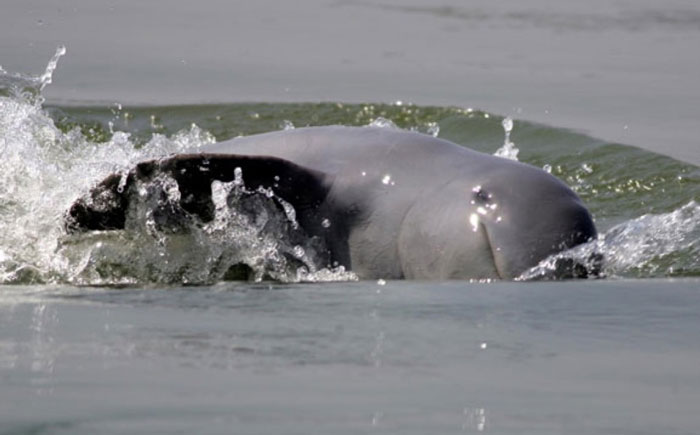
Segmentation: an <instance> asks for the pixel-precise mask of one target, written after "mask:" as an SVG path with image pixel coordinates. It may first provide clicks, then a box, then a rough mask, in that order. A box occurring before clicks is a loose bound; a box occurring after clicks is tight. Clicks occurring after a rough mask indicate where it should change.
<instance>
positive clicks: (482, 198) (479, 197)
mask: <svg viewBox="0 0 700 435" xmlns="http://www.w3.org/2000/svg"><path fill="white" fill-rule="evenodd" d="M490 200H491V194H490V193H488V192H487V191H485V190H484V189H483V188H482V187H481V186H476V187H475V188H473V189H472V204H475V203H479V204H485V203H487V202H489V201H490Z"/></svg>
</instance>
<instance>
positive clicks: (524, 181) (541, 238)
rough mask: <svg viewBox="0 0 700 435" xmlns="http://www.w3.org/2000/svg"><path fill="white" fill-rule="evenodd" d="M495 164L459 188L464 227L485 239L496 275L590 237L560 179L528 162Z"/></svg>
mask: <svg viewBox="0 0 700 435" xmlns="http://www.w3.org/2000/svg"><path fill="white" fill-rule="evenodd" d="M496 163H497V164H496V165H494V167H493V168H490V170H489V171H488V172H487V173H485V174H484V175H483V176H481V177H479V178H480V182H479V183H472V184H473V185H472V186H469V185H468V184H467V185H466V186H465V187H467V188H468V187H471V192H470V195H471V199H470V200H469V206H468V207H467V210H468V211H467V212H468V214H469V216H468V221H469V227H470V230H471V231H472V232H476V233H478V234H479V235H478V237H485V238H486V239H487V242H488V244H489V247H490V250H491V254H492V256H493V262H494V266H495V269H496V270H497V272H498V275H499V277H501V278H504V279H513V278H516V277H518V276H519V275H520V274H521V273H523V272H525V271H526V270H528V269H530V268H531V267H533V266H535V265H537V264H538V263H539V262H540V261H542V260H544V259H545V258H547V257H549V256H550V255H552V254H556V253H558V252H561V251H564V250H566V249H569V248H572V247H574V246H576V245H579V244H582V243H586V242H588V241H590V240H592V239H594V238H595V237H596V235H597V232H596V228H595V225H594V224H593V219H592V218H591V215H590V213H589V212H588V210H587V209H586V207H585V206H584V205H583V202H582V201H581V199H580V198H579V197H578V196H577V195H576V194H575V193H574V192H573V191H572V190H571V189H570V188H569V187H568V186H566V185H565V184H564V183H563V182H562V181H560V180H559V179H557V178H556V177H554V176H552V175H550V174H548V173H547V172H545V171H543V170H540V169H539V168H535V167H533V166H530V165H526V164H522V163H519V162H512V161H497V162H496ZM567 274H568V275H569V276H570V275H572V274H573V275H575V274H576V273H574V272H564V275H565V276H566V275H567Z"/></svg>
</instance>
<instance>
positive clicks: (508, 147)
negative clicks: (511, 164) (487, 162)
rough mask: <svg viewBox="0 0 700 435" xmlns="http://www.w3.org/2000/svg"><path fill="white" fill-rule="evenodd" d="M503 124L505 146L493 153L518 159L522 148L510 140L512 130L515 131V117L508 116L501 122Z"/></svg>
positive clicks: (506, 157)
mask: <svg viewBox="0 0 700 435" xmlns="http://www.w3.org/2000/svg"><path fill="white" fill-rule="evenodd" d="M501 124H502V125H503V130H504V131H505V135H506V137H505V140H504V141H503V146H502V147H501V148H499V149H497V150H496V152H495V153H493V155H494V156H497V157H503V158H504V159H510V160H516V161H517V160H518V153H519V152H520V150H519V149H518V148H516V147H515V144H514V143H513V142H511V141H510V132H511V131H513V119H512V118H510V117H506V118H504V119H503V122H501Z"/></svg>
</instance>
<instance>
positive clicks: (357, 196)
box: [193, 127, 596, 279]
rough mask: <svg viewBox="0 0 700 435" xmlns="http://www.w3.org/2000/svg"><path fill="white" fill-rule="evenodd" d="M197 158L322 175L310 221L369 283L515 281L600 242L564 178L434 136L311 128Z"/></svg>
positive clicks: (212, 148) (306, 220)
mask: <svg viewBox="0 0 700 435" xmlns="http://www.w3.org/2000/svg"><path fill="white" fill-rule="evenodd" d="M193 153H203V154H205V155H213V156H220V155H237V156H240V155H244V156H265V157H268V156H269V157H277V158H279V159H284V160H287V161H290V162H293V163H295V164H296V165H298V166H300V167H302V168H306V169H310V170H312V171H313V172H314V173H317V174H320V177H322V178H323V183H325V184H326V185H327V195H326V196H325V197H324V198H323V200H322V202H321V204H320V205H318V206H316V207H314V208H313V210H309V211H308V212H306V213H305V217H303V222H302V224H303V226H304V228H305V229H306V230H307V232H309V233H310V234H314V235H319V234H320V235H322V236H323V237H324V238H325V240H326V243H327V246H328V247H329V250H330V251H331V258H332V259H334V261H337V262H338V263H339V264H343V265H345V266H346V267H348V268H350V269H351V270H353V271H354V272H355V273H356V274H357V275H358V276H359V277H360V278H366V279H376V278H388V279H400V278H407V279H491V278H496V279H513V278H515V277H517V276H519V275H520V274H521V273H522V272H524V271H526V270H527V269H529V268H530V267H532V266H535V265H536V264H537V263H538V262H540V261H541V260H543V259H545V258H546V257H548V256H550V255H551V254H554V253H557V252H560V251H562V250H564V249H567V248H570V247H572V246H575V245H578V244H581V243H585V242H586V241H588V240H590V239H592V238H595V237H596V230H595V226H594V225H593V222H592V219H591V216H590V214H589V212H588V211H587V210H586V208H585V207H584V205H583V204H582V202H581V200H580V199H579V198H578V196H577V195H576V194H575V193H574V192H573V191H572V190H571V189H569V188H568V187H567V186H566V185H565V184H564V183H563V182H561V181H560V180H558V179H557V178H555V177H553V176H552V175H550V174H548V173H546V172H544V171H542V170H540V169H538V168H535V167H533V166H530V165H527V164H523V163H519V162H515V161H511V160H507V159H503V158H500V157H494V156H492V155H488V154H483V153H479V152H476V151H472V150H469V149H467V148H464V147H462V146H459V145H456V144H454V143H451V142H449V141H446V140H442V139H438V138H434V137H432V136H428V135H425V134H420V133H415V132H409V131H402V130H397V129H386V128H369V127H312V128H299V129H295V130H286V131H278V132H272V133H266V134H260V135H254V136H248V137H239V138H235V139H232V140H229V141H225V142H220V143H217V144H212V145H208V146H205V147H202V148H199V149H197V150H196V151H193ZM232 170H233V169H232ZM246 178H247V177H246V171H245V169H244V170H243V179H244V180H246ZM295 188H296V189H298V190H303V189H305V186H303V185H300V186H295ZM301 212H302V214H303V215H304V211H303V210H302V211H301ZM326 219H327V221H326V225H323V221H324V220H326ZM328 223H330V226H328V225H327V224H328Z"/></svg>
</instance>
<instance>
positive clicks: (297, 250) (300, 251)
mask: <svg viewBox="0 0 700 435" xmlns="http://www.w3.org/2000/svg"><path fill="white" fill-rule="evenodd" d="M292 253H293V254H294V256H295V257H297V258H304V254H306V252H304V248H302V247H301V246H299V245H296V246H295V247H294V250H293V251H292Z"/></svg>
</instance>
